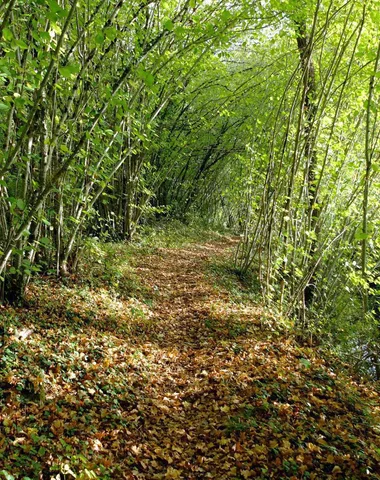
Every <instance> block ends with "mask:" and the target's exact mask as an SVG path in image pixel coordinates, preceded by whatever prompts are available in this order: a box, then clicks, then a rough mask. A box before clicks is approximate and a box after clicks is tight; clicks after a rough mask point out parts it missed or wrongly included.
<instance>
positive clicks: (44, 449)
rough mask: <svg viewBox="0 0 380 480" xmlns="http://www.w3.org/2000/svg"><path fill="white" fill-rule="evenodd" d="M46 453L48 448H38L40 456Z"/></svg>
mask: <svg viewBox="0 0 380 480" xmlns="http://www.w3.org/2000/svg"><path fill="white" fill-rule="evenodd" d="M45 453H46V448H44V447H40V448H39V449H38V452H37V454H38V456H40V457H43V456H44V455H45Z"/></svg>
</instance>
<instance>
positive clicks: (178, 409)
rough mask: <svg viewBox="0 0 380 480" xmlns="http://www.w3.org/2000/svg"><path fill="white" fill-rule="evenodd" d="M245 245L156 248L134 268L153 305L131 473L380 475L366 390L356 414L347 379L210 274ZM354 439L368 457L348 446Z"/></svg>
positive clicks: (224, 476) (225, 476)
mask: <svg viewBox="0 0 380 480" xmlns="http://www.w3.org/2000/svg"><path fill="white" fill-rule="evenodd" d="M236 242H237V240H236V239H226V238H224V239H222V240H221V241H220V242H215V241H214V242H210V243H204V244H197V245H188V246H186V247H183V248H180V249H159V250H158V251H157V252H155V254H153V255H150V256H144V257H143V261H142V262H139V263H138V265H137V266H136V272H137V274H138V275H139V276H140V278H141V280H142V281H143V282H144V284H145V285H146V286H148V288H149V289H150V290H151V291H153V292H154V301H153V308H152V316H151V318H150V323H149V325H150V336H151V337H150V340H148V341H147V342H145V343H144V345H143V347H142V351H143V353H144V355H145V361H146V362H147V364H148V365H149V376H148V378H147V379H146V385H145V387H144V393H143V394H142V397H141V398H142V399H143V398H145V400H143V401H142V402H141V403H139V404H138V408H137V410H138V412H139V419H140V421H141V422H142V423H141V428H140V430H139V441H138V445H136V447H133V449H134V450H133V449H132V451H134V453H135V454H136V457H137V461H136V465H138V467H137V468H135V470H134V472H133V473H132V475H131V476H130V477H127V478H131V479H132V478H148V479H187V480H195V479H208V478H212V479H217V480H224V479H236V480H237V479H249V478H261V479H268V478H292V479H293V480H295V479H300V478H311V479H322V478H335V477H337V478H345V479H349V478H355V479H359V478H368V472H373V473H374V475H375V477H373V478H380V477H377V476H376V473H375V471H376V470H379V466H378V463H377V461H376V460H375V459H374V458H373V457H372V455H373V452H371V453H370V454H369V452H370V450H371V448H372V447H369V445H370V443H367V442H369V438H372V441H373V442H374V443H372V445H373V446H374V445H375V443H376V444H377V445H379V439H378V438H377V440H374V439H375V437H376V434H375V432H374V431H373V430H372V429H371V428H369V426H368V424H366V425H364V424H363V422H362V420H361V419H359V418H360V417H361V415H362V411H361V408H364V407H360V406H359V405H360V404H361V403H360V402H361V400H360V397H359V396H358V395H357V392H355V398H356V399H357V400H358V403H357V404H356V405H357V407H358V409H357V410H355V409H356V407H354V409H353V408H352V406H350V405H349V401H348V400H347V398H350V397H351V395H352V392H351V387H350V386H349V382H346V380H344V381H338V380H337V377H336V374H335V373H334V372H333V370H332V368H331V365H328V364H326V362H325V361H324V360H322V359H321V358H318V355H316V352H314V351H313V349H311V348H302V347H300V346H299V345H298V344H296V343H295V342H294V340H292V339H291V338H286V336H284V335H282V334H280V333H279V332H278V331H277V332H276V330H275V328H274V326H273V325H271V322H270V321H269V320H266V322H264V321H263V320H262V319H261V318H260V316H261V314H262V309H260V308H259V307H258V306H255V305H254V304H253V303H252V302H250V301H249V302H247V301H245V302H239V301H236V299H234V298H232V297H233V296H231V292H230V291H228V290H227V289H225V288H223V286H221V284H220V282H219V281H218V278H217V276H215V272H214V273H213V274H210V266H211V265H213V264H219V265H225V266H226V265H231V262H228V260H227V259H228V257H229V256H230V255H232V252H233V247H236ZM226 260H227V261H226ZM224 273H225V272H224ZM229 274H230V275H231V272H229ZM219 280H222V279H219ZM235 281H236V283H237V284H239V281H238V279H237V278H235ZM241 288H242V289H244V286H243V285H241ZM338 385H339V387H338ZM334 389H337V390H338V393H337V392H334ZM147 397H148V398H147ZM353 410H355V413H354V411H353ZM329 417H330V418H329ZM353 418H356V422H355V421H354V422H353V421H352V420H353ZM357 437H362V438H366V446H365V447H364V450H365V451H366V453H365V455H364V457H362V458H360V455H359V456H358V455H357V454H355V453H354V452H353V451H352V450H351V449H352V448H355V447H354V445H355V442H356V440H354V443H353V444H351V445H350V444H349V443H348V440H349V438H353V439H357ZM330 445H332V446H333V447H332V450H330ZM367 455H368V457H367ZM343 472H345V473H343ZM351 474H352V476H351ZM342 475H343V476H342Z"/></svg>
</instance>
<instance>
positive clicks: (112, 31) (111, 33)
mask: <svg viewBox="0 0 380 480" xmlns="http://www.w3.org/2000/svg"><path fill="white" fill-rule="evenodd" d="M104 35H105V36H106V37H107V38H108V39H109V40H111V41H112V40H115V38H116V37H117V30H116V28H115V27H107V28H105V29H104Z"/></svg>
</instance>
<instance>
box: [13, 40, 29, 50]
mask: <svg viewBox="0 0 380 480" xmlns="http://www.w3.org/2000/svg"><path fill="white" fill-rule="evenodd" d="M16 45H17V46H18V47H19V48H20V49H21V50H27V49H28V45H27V44H26V43H25V42H24V41H23V40H16Z"/></svg>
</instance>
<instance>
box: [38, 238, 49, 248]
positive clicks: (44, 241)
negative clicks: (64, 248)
mask: <svg viewBox="0 0 380 480" xmlns="http://www.w3.org/2000/svg"><path fill="white" fill-rule="evenodd" d="M40 243H41V244H42V245H44V246H46V247H47V246H49V245H50V244H51V240H50V238H47V237H42V238H40Z"/></svg>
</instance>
